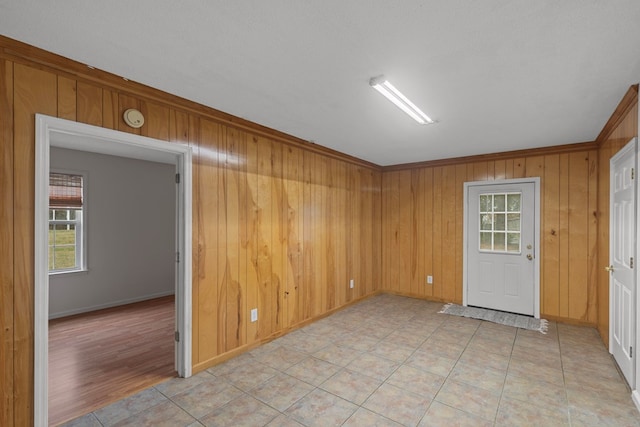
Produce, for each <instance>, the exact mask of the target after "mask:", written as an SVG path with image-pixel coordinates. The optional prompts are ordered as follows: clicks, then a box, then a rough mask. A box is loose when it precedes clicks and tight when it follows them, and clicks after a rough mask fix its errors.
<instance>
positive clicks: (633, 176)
mask: <svg viewBox="0 0 640 427" xmlns="http://www.w3.org/2000/svg"><path fill="white" fill-rule="evenodd" d="M635 177H636V168H631V179H634V178H635Z"/></svg>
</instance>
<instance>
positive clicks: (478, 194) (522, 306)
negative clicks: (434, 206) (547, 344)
mask: <svg viewBox="0 0 640 427" xmlns="http://www.w3.org/2000/svg"><path fill="white" fill-rule="evenodd" d="M476 184H477V183H476ZM466 190H467V194H466V197H467V204H466V209H467V213H466V225H465V227H466V236H467V248H466V287H467V289H466V302H465V303H466V305H472V306H477V307H484V308H491V309H494V310H501V311H508V312H512V313H520V314H526V315H531V316H533V315H536V316H539V313H537V312H536V305H535V297H536V287H535V285H536V275H535V272H536V266H537V265H538V263H537V261H536V259H535V256H536V247H535V245H536V238H535V235H536V215H537V214H536V212H537V209H538V207H537V206H536V197H535V195H536V188H535V183H534V182H513V183H497V184H487V183H484V184H483V185H467V186H466Z"/></svg>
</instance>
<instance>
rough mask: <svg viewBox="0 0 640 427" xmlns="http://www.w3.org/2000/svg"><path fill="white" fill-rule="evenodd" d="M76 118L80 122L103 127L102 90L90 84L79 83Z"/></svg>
mask: <svg viewBox="0 0 640 427" xmlns="http://www.w3.org/2000/svg"><path fill="white" fill-rule="evenodd" d="M76 90H77V100H76V109H77V111H76V117H77V119H78V121H79V122H81V123H87V124H90V125H94V126H102V108H103V104H102V88H100V87H98V86H94V85H91V84H89V83H84V82H78V84H77V88H76Z"/></svg>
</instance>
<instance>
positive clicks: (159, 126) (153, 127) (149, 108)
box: [123, 101, 171, 141]
mask: <svg viewBox="0 0 640 427" xmlns="http://www.w3.org/2000/svg"><path fill="white" fill-rule="evenodd" d="M123 112H124V110H123ZM140 112H141V113H142V114H143V115H144V125H143V126H142V127H141V128H140V135H143V136H148V137H149V138H155V139H159V140H161V141H169V124H170V123H171V122H170V120H169V107H165V106H162V105H158V104H154V103H152V102H147V101H141V102H140Z"/></svg>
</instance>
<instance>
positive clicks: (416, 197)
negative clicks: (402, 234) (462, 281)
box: [407, 169, 424, 295]
mask: <svg viewBox="0 0 640 427" xmlns="http://www.w3.org/2000/svg"><path fill="white" fill-rule="evenodd" d="M421 190H422V189H421V188H420V170H419V169H412V170H410V171H409V195H410V200H411V202H410V209H411V210H410V214H409V215H410V216H409V230H410V231H409V239H410V240H409V245H410V247H409V284H408V286H409V288H408V290H407V291H408V292H409V293H410V294H413V295H418V294H419V293H420V291H421V286H420V285H421V284H422V280H420V277H421V276H422V271H421V268H422V263H420V262H418V260H419V259H420V252H421V251H420V247H421V246H422V247H423V245H422V242H423V241H424V238H423V233H424V231H423V230H422V229H421V227H420V225H419V224H422V221H421V218H420V216H421V215H422V214H423V212H422V209H421V206H420V201H422V200H423V199H422V198H421V197H420V194H421Z"/></svg>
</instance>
